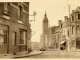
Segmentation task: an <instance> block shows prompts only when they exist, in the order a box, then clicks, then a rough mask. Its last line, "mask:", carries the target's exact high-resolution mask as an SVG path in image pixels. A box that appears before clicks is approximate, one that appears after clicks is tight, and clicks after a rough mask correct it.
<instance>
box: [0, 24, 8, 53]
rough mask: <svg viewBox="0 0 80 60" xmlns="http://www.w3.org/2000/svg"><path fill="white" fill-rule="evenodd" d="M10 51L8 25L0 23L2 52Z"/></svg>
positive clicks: (0, 47) (0, 46)
mask: <svg viewBox="0 0 80 60" xmlns="http://www.w3.org/2000/svg"><path fill="white" fill-rule="evenodd" d="M4 53H8V26H6V25H2V24H0V54H4Z"/></svg>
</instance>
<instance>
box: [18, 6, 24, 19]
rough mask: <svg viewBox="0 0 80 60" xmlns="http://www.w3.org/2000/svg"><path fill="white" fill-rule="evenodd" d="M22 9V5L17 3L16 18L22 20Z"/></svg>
mask: <svg viewBox="0 0 80 60" xmlns="http://www.w3.org/2000/svg"><path fill="white" fill-rule="evenodd" d="M22 10H23V9H22V6H21V5H19V10H18V18H19V19H20V20H22V16H23V11H22Z"/></svg>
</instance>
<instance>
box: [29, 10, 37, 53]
mask: <svg viewBox="0 0 80 60" xmlns="http://www.w3.org/2000/svg"><path fill="white" fill-rule="evenodd" d="M36 14H37V12H36V11H34V12H33V15H29V16H33V17H34V19H33V20H29V23H28V24H30V22H32V21H35V15H36ZM29 30H30V26H29ZM32 32H33V34H32ZM28 33H29V37H28V42H27V43H28V48H27V50H28V53H29V52H31V36H32V35H34V34H35V31H32V30H30V32H28ZM29 45H30V46H29Z"/></svg>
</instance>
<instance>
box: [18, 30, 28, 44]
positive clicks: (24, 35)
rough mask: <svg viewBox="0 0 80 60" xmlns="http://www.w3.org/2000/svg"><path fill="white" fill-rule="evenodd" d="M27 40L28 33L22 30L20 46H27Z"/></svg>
mask: <svg viewBox="0 0 80 60" xmlns="http://www.w3.org/2000/svg"><path fill="white" fill-rule="evenodd" d="M26 40H27V32H26V31H24V30H20V41H19V44H23V45H25V43H26Z"/></svg>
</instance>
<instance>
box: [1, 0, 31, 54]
mask: <svg viewBox="0 0 80 60" xmlns="http://www.w3.org/2000/svg"><path fill="white" fill-rule="evenodd" d="M30 33H31V31H30V24H29V2H0V54H8V53H16V52H21V51H27V47H28V46H27V42H28V39H30V37H29V35H30Z"/></svg>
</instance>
